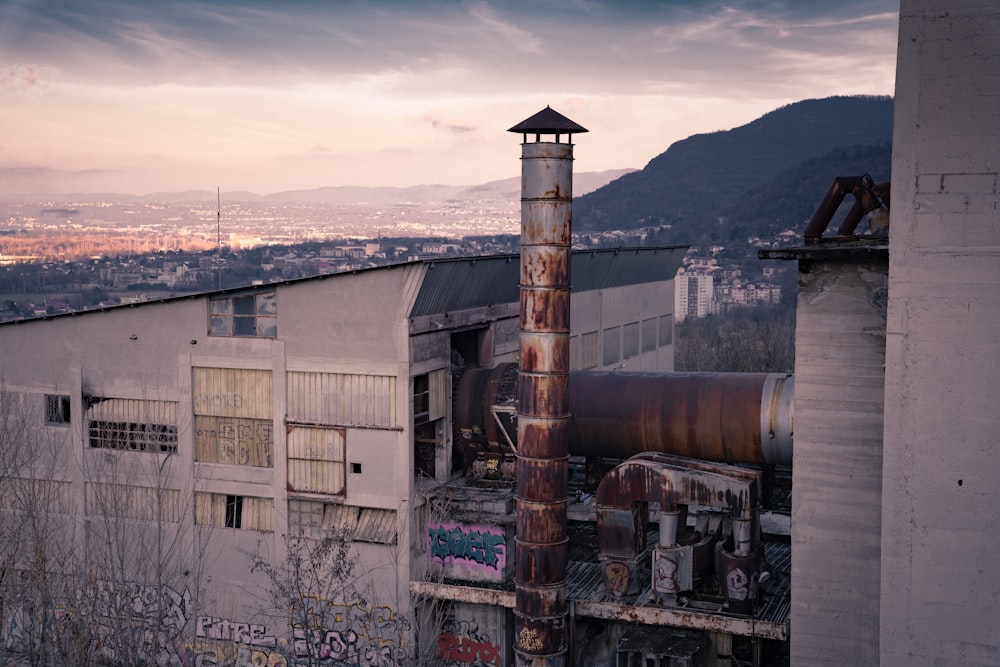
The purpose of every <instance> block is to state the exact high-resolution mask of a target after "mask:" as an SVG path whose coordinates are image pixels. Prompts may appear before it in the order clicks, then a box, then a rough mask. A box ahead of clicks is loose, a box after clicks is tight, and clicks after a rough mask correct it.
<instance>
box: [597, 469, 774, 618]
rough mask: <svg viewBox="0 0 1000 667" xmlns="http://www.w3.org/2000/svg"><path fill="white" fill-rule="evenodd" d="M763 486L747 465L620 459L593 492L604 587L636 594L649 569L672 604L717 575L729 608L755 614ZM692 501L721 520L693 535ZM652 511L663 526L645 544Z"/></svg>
mask: <svg viewBox="0 0 1000 667" xmlns="http://www.w3.org/2000/svg"><path fill="white" fill-rule="evenodd" d="M761 492H762V488H761V472H760V471H756V470H751V469H748V468H740V467H736V466H730V465H726V464H720V463H710V462H707V461H701V460H697V459H688V458H685V457H680V456H670V455H667V454H661V453H652V452H650V453H646V454H640V455H638V456H634V457H632V458H630V459H629V460H627V461H625V462H624V463H622V464H620V465H618V466H617V467H616V468H614V469H613V470H612V471H611V472H609V473H608V474H607V475H605V476H604V478H603V479H602V480H601V483H600V485H599V486H598V488H597V494H596V496H595V499H594V504H595V507H596V509H597V527H598V541H599V547H600V555H599V558H600V561H601V566H602V568H603V572H604V585H605V591H606V592H607V593H608V594H609V595H613V596H616V597H629V596H632V595H636V594H638V593H639V591H640V590H642V588H643V584H644V582H645V581H646V580H647V579H646V578H647V577H650V576H651V577H652V589H653V592H654V600H655V601H656V602H657V603H658V604H661V605H664V606H673V605H676V604H677V603H678V595H679V594H690V593H691V591H692V590H693V589H694V588H695V583H696V582H697V581H698V580H699V579H700V578H702V577H706V578H708V577H709V575H713V576H711V578H712V579H713V580H714V581H715V583H716V586H717V588H718V589H719V592H720V593H721V594H722V596H723V597H724V598H725V599H726V609H727V610H728V611H729V612H730V613H736V614H742V615H750V614H753V612H754V607H755V604H756V597H757V579H758V574H759V572H760V566H761V558H762V553H763V552H762V548H761V542H760V514H759V511H760V499H761ZM689 506H697V507H699V508H700V509H701V510H702V512H703V513H704V512H706V511H707V512H709V513H711V512H714V513H716V514H717V515H719V517H720V518H721V519H723V521H720V522H719V523H717V525H716V528H715V529H712V530H707V529H704V528H703V529H702V531H701V532H699V531H696V532H695V533H694V534H691V532H690V531H689V530H688V527H687V521H686V516H687V509H688V507H689ZM650 514H653V515H654V517H655V519H656V520H657V521H658V522H659V527H660V534H659V543H658V544H657V545H655V546H654V547H653V548H652V549H648V548H647V545H646V521H647V520H648V519H649V517H650ZM706 525H707V524H706ZM650 552H651V553H650Z"/></svg>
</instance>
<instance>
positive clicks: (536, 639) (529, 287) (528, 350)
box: [510, 107, 587, 667]
mask: <svg viewBox="0 0 1000 667" xmlns="http://www.w3.org/2000/svg"><path fill="white" fill-rule="evenodd" d="M586 131H587V130H586V129H584V128H583V127H580V126H579V125H577V124H576V123H574V122H573V121H571V120H570V119H568V118H566V117H565V116H563V115H562V114H559V113H557V112H555V111H553V110H552V109H551V108H549V107H545V109H543V110H542V111H540V112H538V113H537V114H535V115H534V116H532V117H531V118H528V119H527V120H524V121H522V122H521V123H518V124H517V125H515V126H514V127H512V128H510V132H518V133H520V134H522V135H523V141H522V144H521V318H520V327H521V329H520V359H521V363H520V370H519V372H518V392H517V398H518V403H517V406H518V407H517V434H518V443H519V445H518V455H517V495H516V501H517V510H516V531H517V536H516V538H515V552H514V553H515V577H514V580H515V585H516V594H515V605H514V618H515V626H514V635H515V636H514V652H515V655H516V665H517V667H541V666H542V665H545V666H546V667H561V666H563V665H565V664H566V652H567V643H568V642H567V636H568V632H567V628H566V618H567V604H566V542H567V538H566V507H567V495H566V481H567V476H568V472H569V428H568V427H569V394H568V385H569V298H570V296H569V292H570V282H569V281H570V275H569V273H570V253H571V247H572V236H571V225H570V222H571V219H572V208H573V187H572V186H573V143H572V137H573V134H575V133H577V132H586ZM529 135H534V141H529ZM543 135H554V140H551V139H548V140H545V141H543V140H542V136H543ZM562 137H565V138H566V143H563V142H562V141H560V139H561V138H562Z"/></svg>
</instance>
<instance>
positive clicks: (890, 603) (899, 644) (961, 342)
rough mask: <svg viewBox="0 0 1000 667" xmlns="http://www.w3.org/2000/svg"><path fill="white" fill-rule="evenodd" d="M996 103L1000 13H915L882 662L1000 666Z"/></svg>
mask: <svg viewBox="0 0 1000 667" xmlns="http://www.w3.org/2000/svg"><path fill="white" fill-rule="evenodd" d="M998 100H1000V5H997V3H995V2H987V1H986V0H949V1H948V2H930V1H929V0H920V1H911V0H904V1H903V2H902V6H901V13H900V31H899V53H898V61H897V76H896V111H895V113H896V116H895V135H894V137H893V164H892V183H893V193H892V201H893V209H892V218H891V227H890V230H891V231H890V281H889V295H890V299H889V310H888V337H887V347H886V364H887V366H886V397H885V439H884V470H885V475H884V484H883V504H882V507H883V514H882V556H883V557H882V577H881V580H882V588H881V625H880V652H881V661H882V664H883V665H940V664H946V665H986V664H990V665H996V664H1000V622H998V620H997V619H1000V570H998V569H997V568H996V566H995V561H996V558H995V554H996V553H997V550H998V548H1000V518H998V512H997V509H996V508H997V506H998V501H1000V484H998V483H997V481H998V479H1000V456H998V454H1000V435H998V429H997V417H996V415H997V408H996V396H997V387H998V385H1000V364H998V363H997V360H998V358H1000V291H998V287H1000V194H998V171H1000V103H998ZM797 444H798V443H796V445H797ZM797 453H798V450H796V454H797Z"/></svg>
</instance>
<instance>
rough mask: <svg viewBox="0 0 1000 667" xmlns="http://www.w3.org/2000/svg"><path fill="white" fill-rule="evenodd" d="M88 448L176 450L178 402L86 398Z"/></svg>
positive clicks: (152, 450)
mask: <svg viewBox="0 0 1000 667" xmlns="http://www.w3.org/2000/svg"><path fill="white" fill-rule="evenodd" d="M87 403H88V407H87V415H86V416H87V437H88V441H89V442H90V446H91V447H97V448H103V449H123V450H127V451H133V452H176V451H177V403H176V402H174V401H148V400H144V399H132V398H97V397H91V398H88V399H87Z"/></svg>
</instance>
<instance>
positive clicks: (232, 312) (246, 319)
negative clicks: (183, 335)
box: [208, 290, 278, 338]
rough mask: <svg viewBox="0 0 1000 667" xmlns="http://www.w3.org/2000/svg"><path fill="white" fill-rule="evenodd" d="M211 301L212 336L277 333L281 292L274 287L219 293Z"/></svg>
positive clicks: (209, 329)
mask: <svg viewBox="0 0 1000 667" xmlns="http://www.w3.org/2000/svg"><path fill="white" fill-rule="evenodd" d="M210 304H211V305H210V313H209V328H208V333H209V334H210V335H212V336H242V337H262V338H274V337H275V336H277V335H278V295H277V293H276V292H275V291H274V290H266V291H258V292H250V293H244V294H236V295H232V296H224V297H216V298H213V299H211V301H210Z"/></svg>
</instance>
